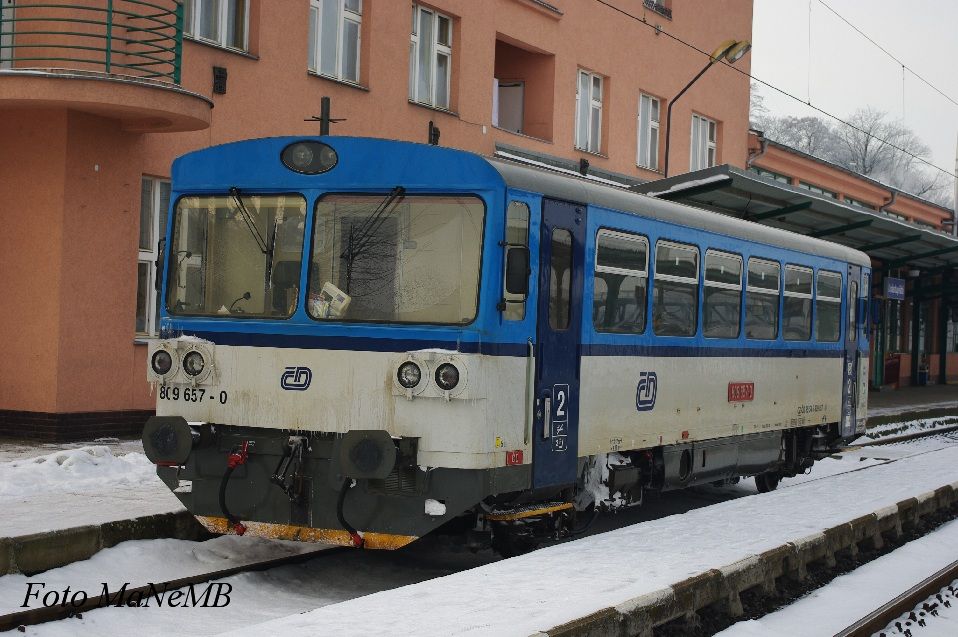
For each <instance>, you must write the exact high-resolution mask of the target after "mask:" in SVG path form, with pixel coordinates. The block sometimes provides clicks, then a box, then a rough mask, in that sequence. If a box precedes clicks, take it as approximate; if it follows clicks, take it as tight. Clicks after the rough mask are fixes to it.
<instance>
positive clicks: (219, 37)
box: [183, 0, 250, 51]
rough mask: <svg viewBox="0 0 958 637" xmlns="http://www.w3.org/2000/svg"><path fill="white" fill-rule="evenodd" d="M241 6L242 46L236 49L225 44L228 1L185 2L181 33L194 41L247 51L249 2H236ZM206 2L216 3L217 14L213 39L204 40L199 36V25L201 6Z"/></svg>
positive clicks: (204, 0)
mask: <svg viewBox="0 0 958 637" xmlns="http://www.w3.org/2000/svg"><path fill="white" fill-rule="evenodd" d="M236 1H237V3H242V4H243V21H244V24H243V46H242V47H240V48H239V49H237V47H235V46H233V45H231V44H227V42H226V35H227V32H228V31H227V25H228V24H229V0H185V1H184V3H183V33H184V35H187V36H189V37H191V38H193V39H194V40H198V41H200V42H208V43H210V44H215V45H216V46H221V47H223V48H226V49H234V50H242V51H248V50H249V4H250V0H236ZM207 2H215V3H216V11H217V13H218V14H219V19H218V25H217V26H218V28H217V33H216V37H215V38H214V39H210V38H206V37H203V36H201V35H200V33H199V25H200V18H201V16H202V11H203V4H204V3H207Z"/></svg>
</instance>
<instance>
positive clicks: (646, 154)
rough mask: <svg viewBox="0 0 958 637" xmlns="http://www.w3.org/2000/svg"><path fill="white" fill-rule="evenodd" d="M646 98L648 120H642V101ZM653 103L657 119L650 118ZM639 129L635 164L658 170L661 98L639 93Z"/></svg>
mask: <svg viewBox="0 0 958 637" xmlns="http://www.w3.org/2000/svg"><path fill="white" fill-rule="evenodd" d="M643 100H647V101H648V103H649V108H648V114H649V121H647V122H643V121H642V101H643ZM653 104H654V105H655V109H654V110H655V112H656V113H658V119H652V111H653V108H652V106H653ZM638 117H639V129H638V137H637V139H636V144H635V145H636V149H637V153H636V159H635V164H636V165H637V166H639V167H640V168H647V169H648V170H658V169H659V148H660V142H661V140H660V139H659V121H660V120H661V118H662V100H660V99H659V98H657V97H654V96H652V95H648V94H647V93H639V116H638ZM643 131H645V133H646V136H647V139H648V140H649V143H648V145H647V147H646V148H643V147H642V132H643ZM653 137H654V138H655V155H654V156H653V155H652V153H651V152H650V151H651V150H652V139H653Z"/></svg>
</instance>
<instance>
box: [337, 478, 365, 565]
mask: <svg viewBox="0 0 958 637" xmlns="http://www.w3.org/2000/svg"><path fill="white" fill-rule="evenodd" d="M355 484H356V482H355V481H354V480H353V479H352V478H346V481H345V482H343V486H342V487H341V488H340V489H339V500H337V502H336V517H337V518H338V519H339V525H340V526H341V527H343V528H344V529H346V532H347V533H349V537H351V538H352V540H353V546H355V547H356V548H362V547H363V542H364V540H363V536H362V535H360V534H359V532H358V531H356V529H355V528H353V527H352V526H351V525H350V524H349V522H347V521H346V516H345V515H343V504H344V503H345V502H346V494H347V493H349V490H350V489H352V488H353V486H355Z"/></svg>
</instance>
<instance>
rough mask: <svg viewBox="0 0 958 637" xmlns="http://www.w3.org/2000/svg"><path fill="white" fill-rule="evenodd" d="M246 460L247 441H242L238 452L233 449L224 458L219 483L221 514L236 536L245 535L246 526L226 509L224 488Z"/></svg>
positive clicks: (247, 451) (247, 455)
mask: <svg viewBox="0 0 958 637" xmlns="http://www.w3.org/2000/svg"><path fill="white" fill-rule="evenodd" d="M247 458H249V440H244V441H243V446H242V447H241V448H240V449H239V451H237V450H235V449H234V450H233V451H232V452H230V455H229V456H227V457H226V472H225V473H224V474H223V479H222V481H220V510H221V511H222V512H223V517H225V518H226V522H227V523H228V524H229V525H230V526H231V527H232V528H233V531H234V532H235V533H236V535H243V534H244V533H246V526H245V525H244V524H243V523H242V522H240V520H239V518H237V517H236V516H235V515H233V514H232V513H230V511H229V509H227V508H226V487H227V486H228V485H229V481H230V476H232V475H233V471H234V470H235V469H236V467H238V466H240V465H243V464H246V460H247Z"/></svg>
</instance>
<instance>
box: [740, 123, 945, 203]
mask: <svg viewBox="0 0 958 637" xmlns="http://www.w3.org/2000/svg"><path fill="white" fill-rule="evenodd" d="M755 132H756V133H758V143H759V151H758V152H757V153H755V154H750V155H749V157H748V159H747V160H746V161H745V167H746V168H751V167H752V164H753V163H755V160H756V159H758V158H759V157H761V156H762V155H764V154H765V152H766V151H767V150H768V138H767V137H765V133H763V132H762V131H755ZM955 165H956V166H958V154H956V155H955ZM955 170H956V172H958V168H956V169H955ZM955 192H956V193H958V181H956V182H955Z"/></svg>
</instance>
